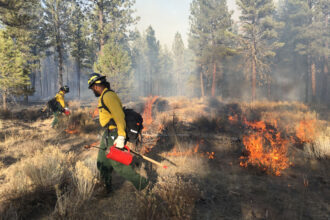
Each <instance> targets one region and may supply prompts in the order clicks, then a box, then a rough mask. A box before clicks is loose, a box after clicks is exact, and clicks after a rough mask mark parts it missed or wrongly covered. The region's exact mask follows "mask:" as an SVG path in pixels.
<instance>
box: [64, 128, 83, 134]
mask: <svg viewBox="0 0 330 220" xmlns="http://www.w3.org/2000/svg"><path fill="white" fill-rule="evenodd" d="M64 131H65V132H66V133H68V134H77V133H78V132H79V130H78V129H73V130H71V129H65V130H64Z"/></svg>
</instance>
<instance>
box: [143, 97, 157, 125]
mask: <svg viewBox="0 0 330 220" xmlns="http://www.w3.org/2000/svg"><path fill="white" fill-rule="evenodd" d="M157 98H158V96H154V97H152V96H150V97H149V98H148V100H147V102H146V104H145V107H144V111H143V114H142V117H143V124H144V125H150V124H151V123H152V105H153V104H154V102H155V101H156V100H157Z"/></svg>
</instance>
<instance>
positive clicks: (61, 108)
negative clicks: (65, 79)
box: [51, 86, 70, 128]
mask: <svg viewBox="0 0 330 220" xmlns="http://www.w3.org/2000/svg"><path fill="white" fill-rule="evenodd" d="M69 91H70V89H69V87H68V86H62V87H61V88H60V90H59V92H58V93H57V94H56V95H55V100H54V101H56V102H54V104H52V105H53V107H51V108H52V110H53V114H54V120H53V122H52V128H53V127H54V126H55V125H56V124H57V123H58V116H59V115H60V114H62V113H65V114H69V111H68V108H67V106H66V103H65V100H64V95H65V94H66V93H68V92H69Z"/></svg>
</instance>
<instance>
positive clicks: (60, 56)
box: [56, 29, 63, 87]
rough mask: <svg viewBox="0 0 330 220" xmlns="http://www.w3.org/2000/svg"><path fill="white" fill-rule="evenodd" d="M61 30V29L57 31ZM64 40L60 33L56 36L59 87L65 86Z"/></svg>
mask: <svg viewBox="0 0 330 220" xmlns="http://www.w3.org/2000/svg"><path fill="white" fill-rule="evenodd" d="M57 30H59V29H57ZM61 45H62V40H61V37H60V33H58V35H57V36H56V52H57V56H58V58H57V61H58V86H59V87H61V86H63V51H62V46H61Z"/></svg>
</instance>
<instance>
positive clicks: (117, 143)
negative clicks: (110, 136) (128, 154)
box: [114, 136, 125, 149]
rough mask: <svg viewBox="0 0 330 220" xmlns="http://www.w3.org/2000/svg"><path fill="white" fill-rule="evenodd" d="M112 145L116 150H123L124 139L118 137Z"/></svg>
mask: <svg viewBox="0 0 330 220" xmlns="http://www.w3.org/2000/svg"><path fill="white" fill-rule="evenodd" d="M114 145H115V146H116V148H119V149H123V148H124V146H125V137H124V136H118V137H117V138H116V140H115V142H114Z"/></svg>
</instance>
